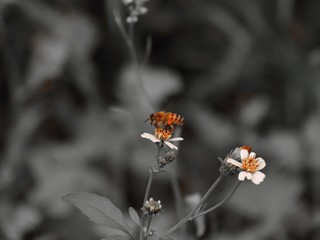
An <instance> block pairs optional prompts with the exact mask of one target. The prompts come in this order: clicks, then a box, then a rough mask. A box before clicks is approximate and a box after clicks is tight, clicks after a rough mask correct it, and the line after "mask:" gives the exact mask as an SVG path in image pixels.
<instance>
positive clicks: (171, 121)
mask: <svg viewBox="0 0 320 240" xmlns="http://www.w3.org/2000/svg"><path fill="white" fill-rule="evenodd" d="M146 121H149V122H150V124H151V125H153V126H155V127H161V128H164V129H169V128H170V129H171V130H173V129H174V125H178V126H182V125H183V124H184V118H183V117H182V116H181V115H179V114H176V113H172V112H163V111H161V112H155V113H152V114H150V117H149V118H148V119H147V120H146ZM146 121H145V122H146Z"/></svg>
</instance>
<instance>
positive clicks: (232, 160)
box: [227, 158, 242, 168]
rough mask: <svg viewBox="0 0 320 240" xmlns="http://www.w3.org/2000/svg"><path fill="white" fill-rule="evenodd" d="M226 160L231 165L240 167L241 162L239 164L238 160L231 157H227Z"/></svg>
mask: <svg viewBox="0 0 320 240" xmlns="http://www.w3.org/2000/svg"><path fill="white" fill-rule="evenodd" d="M227 162H228V163H231V164H232V165H235V166H237V167H239V168H242V164H241V163H240V162H238V161H236V160H234V159H232V158H228V159H227Z"/></svg>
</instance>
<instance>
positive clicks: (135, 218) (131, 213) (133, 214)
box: [129, 207, 141, 227]
mask: <svg viewBox="0 0 320 240" xmlns="http://www.w3.org/2000/svg"><path fill="white" fill-rule="evenodd" d="M129 216H130V218H131V219H132V221H133V222H135V224H137V225H138V227H141V222H140V218H139V215H138V213H137V211H136V210H135V209H134V208H133V207H129Z"/></svg>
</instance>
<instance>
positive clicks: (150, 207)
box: [143, 198, 162, 215]
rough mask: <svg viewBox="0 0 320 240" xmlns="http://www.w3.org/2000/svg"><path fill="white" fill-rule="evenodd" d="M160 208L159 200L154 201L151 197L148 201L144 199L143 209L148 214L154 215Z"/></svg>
mask: <svg viewBox="0 0 320 240" xmlns="http://www.w3.org/2000/svg"><path fill="white" fill-rule="evenodd" d="M161 209H162V205H161V201H160V200H158V201H155V200H153V198H150V199H149V201H146V202H145V204H144V206H143V210H145V212H146V213H147V214H149V215H156V214H157V213H159V212H160V211H161Z"/></svg>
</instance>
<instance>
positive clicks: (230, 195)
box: [190, 181, 241, 221]
mask: <svg viewBox="0 0 320 240" xmlns="http://www.w3.org/2000/svg"><path fill="white" fill-rule="evenodd" d="M240 183H241V182H240V181H239V182H238V184H237V185H236V186H235V187H234V188H233V190H232V192H230V193H229V195H228V196H227V197H226V198H225V199H223V200H222V201H221V202H219V203H218V204H216V205H215V206H213V207H211V208H209V209H207V210H206V211H203V212H201V213H199V214H196V215H194V216H193V217H191V218H190V220H191V221H192V220H193V219H195V218H198V217H201V216H203V215H205V214H207V213H209V212H212V211H213V210H215V209H217V208H218V207H220V206H221V205H222V204H224V203H225V202H226V201H228V200H229V199H230V198H231V197H232V195H233V194H234V193H235V192H236V190H237V189H238V187H239V185H240Z"/></svg>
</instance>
